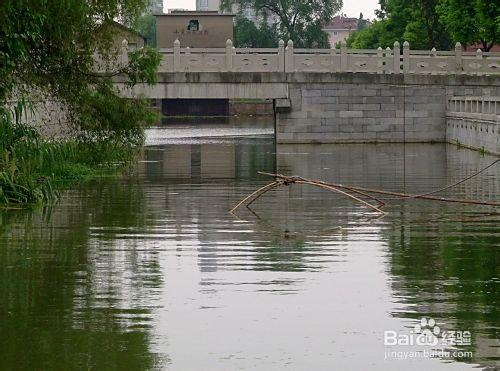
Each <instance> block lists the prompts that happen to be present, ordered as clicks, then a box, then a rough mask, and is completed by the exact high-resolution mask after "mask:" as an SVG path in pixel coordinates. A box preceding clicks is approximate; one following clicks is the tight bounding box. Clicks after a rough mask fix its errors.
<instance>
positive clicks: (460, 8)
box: [437, 0, 500, 51]
mask: <svg viewBox="0 0 500 371" xmlns="http://www.w3.org/2000/svg"><path fill="white" fill-rule="evenodd" d="M437 10H438V13H439V15H440V20H441V21H442V23H443V24H444V25H445V27H446V30H447V31H448V32H449V33H450V34H451V35H452V37H453V39H454V40H455V41H459V42H461V43H462V44H464V45H465V44H475V43H480V44H481V45H482V47H483V50H484V51H489V50H490V49H491V47H492V46H493V45H494V44H495V43H496V42H498V41H499V37H500V3H499V2H498V1H494V0H441V1H440V2H439V5H438V7H437Z"/></svg>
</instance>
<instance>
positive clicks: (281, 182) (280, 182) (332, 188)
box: [229, 172, 385, 214]
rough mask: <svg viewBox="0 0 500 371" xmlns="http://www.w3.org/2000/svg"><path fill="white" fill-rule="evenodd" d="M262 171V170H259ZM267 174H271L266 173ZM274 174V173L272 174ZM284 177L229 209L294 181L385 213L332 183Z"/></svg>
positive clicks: (247, 203) (232, 211)
mask: <svg viewBox="0 0 500 371" xmlns="http://www.w3.org/2000/svg"><path fill="white" fill-rule="evenodd" d="M259 173H260V172H259ZM265 175H269V174H267V173H266V174H265ZM271 175H272V174H271ZM282 177H283V178H284V179H280V180H275V181H274V182H272V183H269V184H266V185H265V186H263V187H261V188H259V189H257V190H256V191H255V192H252V193H251V194H250V195H248V196H247V197H245V198H244V199H243V200H241V201H240V202H238V203H237V204H236V205H235V206H234V207H233V208H232V209H231V210H229V212H230V213H231V214H233V213H234V212H235V211H236V209H238V208H239V207H240V206H241V205H243V204H245V203H246V205H245V206H246V207H248V206H250V205H251V204H252V203H253V202H255V201H256V200H257V199H258V198H259V197H261V196H262V195H263V194H264V193H266V192H268V191H270V190H272V189H274V188H276V187H279V186H281V185H286V186H287V185H289V184H293V183H296V184H308V185H312V186H316V187H320V188H324V189H327V190H329V191H332V192H337V193H340V194H342V195H344V196H347V197H349V198H351V199H353V200H355V201H357V202H359V203H361V204H363V205H365V206H367V207H369V208H371V209H373V210H374V211H377V212H379V213H381V214H385V212H384V211H382V210H381V209H380V205H379V207H376V206H373V205H372V204H370V203H368V202H366V201H364V200H362V199H360V198H358V197H356V196H353V195H351V194H349V193H348V192H345V191H342V190H340V189H338V188H337V187H335V186H333V185H330V184H322V183H319V182H315V181H311V180H309V179H305V178H301V179H298V178H296V177H290V178H288V177H285V176H282ZM353 193H358V194H363V195H365V196H367V197H368V198H371V199H374V200H377V201H378V202H380V203H381V205H382V206H383V202H382V201H380V200H378V199H376V198H375V197H372V196H370V195H367V194H365V193H363V192H361V191H353Z"/></svg>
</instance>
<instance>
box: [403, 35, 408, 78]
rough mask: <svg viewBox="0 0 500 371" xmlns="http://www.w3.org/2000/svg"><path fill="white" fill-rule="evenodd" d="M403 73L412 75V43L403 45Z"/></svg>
mask: <svg viewBox="0 0 500 371" xmlns="http://www.w3.org/2000/svg"><path fill="white" fill-rule="evenodd" d="M403 73H410V43H409V42H408V41H405V42H404V43H403Z"/></svg>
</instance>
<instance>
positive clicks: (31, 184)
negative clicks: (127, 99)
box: [0, 102, 136, 205]
mask: <svg viewBox="0 0 500 371" xmlns="http://www.w3.org/2000/svg"><path fill="white" fill-rule="evenodd" d="M23 109H26V107H25V105H24V103H23V102H20V103H19V104H18V106H17V107H15V108H14V110H7V109H5V108H2V107H0V205H1V204H3V205H12V204H40V203H42V204H46V203H52V202H55V201H56V200H57V199H58V197H59V192H58V190H59V189H61V188H62V187H64V186H65V185H68V184H71V183H74V182H78V181H82V180H85V179H88V178H91V177H95V176H101V175H105V174H110V173H113V172H116V171H117V170H120V169H123V168H124V167H125V166H126V165H127V164H129V163H130V161H131V160H132V159H133V158H134V155H135V153H136V150H135V148H134V146H133V145H132V144H128V143H126V142H124V141H123V140H118V139H113V138H112V137H111V138H110V137H107V139H105V140H99V139H95V137H94V139H89V138H86V139H84V138H80V139H74V138H73V139H67V140H61V141H49V140H46V139H44V138H42V137H41V136H40V135H39V133H38V132H37V131H36V130H34V129H32V128H30V127H29V126H28V125H26V124H25V123H22V122H21V119H20V118H21V117H22V110H23Z"/></svg>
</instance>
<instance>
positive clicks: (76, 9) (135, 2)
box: [0, 0, 160, 203]
mask: <svg viewBox="0 0 500 371" xmlns="http://www.w3.org/2000/svg"><path fill="white" fill-rule="evenodd" d="M148 2H149V0H100V1H81V0H60V1H51V0H37V1H32V0H3V1H2V2H0V134H1V135H0V137H1V140H0V165H1V166H0V203H13V202H18V203H33V202H47V201H48V200H49V199H53V198H54V197H55V195H56V192H55V191H54V190H53V188H52V184H53V182H54V181H56V182H57V181H60V180H71V179H73V180H77V179H83V178H85V177H86V176H88V175H90V174H93V173H95V172H96V171H98V170H99V169H101V168H103V167H107V166H108V165H109V164H111V163H114V162H119V163H121V164H123V163H124V162H126V161H128V160H129V159H130V158H131V157H130V155H131V153H132V152H133V147H134V146H135V145H137V144H139V143H141V142H142V140H143V127H144V126H145V125H147V124H149V123H151V122H154V121H155V119H156V115H155V114H154V113H153V112H152V111H150V109H149V108H148V104H147V102H146V101H145V100H141V99H135V100H131V99H126V98H122V97H121V96H120V95H119V94H118V91H117V90H116V89H115V88H114V85H113V78H115V77H118V76H119V77H120V79H121V81H124V82H126V83H127V85H128V86H133V85H135V84H137V83H139V82H146V83H149V84H153V83H154V82H155V81H156V70H157V67H158V65H159V63H160V57H159V53H158V52H157V51H156V50H155V49H152V48H144V49H139V50H136V51H134V52H131V53H130V54H129V55H128V57H127V58H123V59H120V61H122V62H123V61H125V62H126V63H125V62H124V63H121V62H120V63H118V62H117V59H116V58H117V57H118V56H120V57H121V54H120V53H121V47H118V48H117V47H116V40H115V39H114V33H113V32H111V31H112V30H113V28H112V27H111V28H110V27H108V28H105V26H107V25H110V24H113V23H114V20H115V19H119V20H121V21H122V22H124V23H126V24H134V22H135V21H136V20H137V18H138V17H139V16H140V15H141V14H142V12H143V10H144V8H145V6H146V5H147V4H148ZM103 30H104V31H103ZM121 31H123V30H121ZM116 32H119V31H118V30H116ZM96 56H99V58H100V59H99V58H96ZM97 60H101V61H104V62H109V63H107V65H108V66H113V67H114V70H109V69H108V70H107V71H106V72H105V73H103V72H101V71H100V70H97V69H96V64H97V62H96V61H97ZM33 91H38V92H42V93H43V94H44V95H46V96H50V97H51V98H52V99H54V100H56V101H58V102H60V104H61V105H62V106H64V107H65V108H66V109H67V110H68V118H69V120H70V122H71V124H72V125H73V127H74V129H75V131H74V133H75V135H74V136H73V138H68V140H65V141H60V142H49V141H47V140H44V139H43V138H42V137H41V136H40V135H39V134H38V133H37V132H36V131H34V130H33V129H31V128H30V127H29V125H28V124H29V123H26V122H22V121H21V119H20V118H21V116H22V111H23V110H26V109H27V104H26V103H25V101H24V99H23V97H24V96H30V95H31V94H32V92H33ZM8 100H14V101H16V100H17V101H18V102H19V104H18V106H17V107H15V109H14V112H11V110H10V109H9V104H10V103H8ZM112 167H113V166H112ZM113 168H114V167H113Z"/></svg>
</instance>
